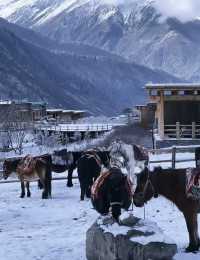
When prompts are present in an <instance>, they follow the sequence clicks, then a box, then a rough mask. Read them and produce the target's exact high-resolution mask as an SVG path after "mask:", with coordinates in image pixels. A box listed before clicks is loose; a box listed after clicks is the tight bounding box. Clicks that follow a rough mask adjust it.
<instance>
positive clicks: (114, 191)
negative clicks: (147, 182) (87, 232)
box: [91, 167, 133, 221]
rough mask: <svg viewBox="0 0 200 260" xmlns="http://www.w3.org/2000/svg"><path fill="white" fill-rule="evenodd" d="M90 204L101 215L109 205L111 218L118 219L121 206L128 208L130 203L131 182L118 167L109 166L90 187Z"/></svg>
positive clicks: (107, 210)
mask: <svg viewBox="0 0 200 260" xmlns="http://www.w3.org/2000/svg"><path fill="white" fill-rule="evenodd" d="M91 192H92V196H91V197H92V204H93V206H94V208H95V209H96V210H97V211H98V212H99V213H100V214H102V215H105V214H108V212H109V208H110V207H111V211H112V216H113V218H114V219H115V220H116V221H118V220H119V216H120V215H121V208H124V209H125V210H128V208H129V207H130V205H131V203H132V196H133V193H132V183H131V181H130V180H129V178H128V176H126V175H124V174H123V173H122V172H121V170H120V169H119V168H116V167H113V168H110V169H109V171H108V172H104V173H103V174H101V175H100V176H99V178H98V179H97V180H96V181H95V183H94V184H93V186H92V189H91Z"/></svg>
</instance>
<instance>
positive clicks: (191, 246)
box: [185, 245, 199, 253]
mask: <svg viewBox="0 0 200 260" xmlns="http://www.w3.org/2000/svg"><path fill="white" fill-rule="evenodd" d="M198 250H199V245H197V246H193V245H189V246H188V247H187V248H186V249H185V252H186V253H191V252H192V253H196V252H197V251H198Z"/></svg>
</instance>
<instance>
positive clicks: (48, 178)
mask: <svg viewBox="0 0 200 260" xmlns="http://www.w3.org/2000/svg"><path fill="white" fill-rule="evenodd" d="M51 181H52V172H51V169H48V173H47V182H48V196H49V198H51V188H52V186H51Z"/></svg>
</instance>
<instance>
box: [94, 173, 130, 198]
mask: <svg viewBox="0 0 200 260" xmlns="http://www.w3.org/2000/svg"><path fill="white" fill-rule="evenodd" d="M111 174H112V173H111V172H110V171H106V172H103V173H101V175H100V176H99V177H98V178H97V179H96V181H95V182H94V184H93V185H92V188H91V196H92V199H93V200H98V199H101V195H102V194H101V193H102V190H103V186H104V185H105V183H106V181H107V179H108V178H109V177H110V176H111ZM125 188H126V190H127V193H128V197H129V199H130V200H132V197H133V193H134V192H133V183H132V181H131V179H130V178H129V177H128V176H127V178H126V182H125Z"/></svg>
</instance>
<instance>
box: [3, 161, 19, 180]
mask: <svg viewBox="0 0 200 260" xmlns="http://www.w3.org/2000/svg"><path fill="white" fill-rule="evenodd" d="M13 164H14V162H13V161H11V160H5V161H4V163H3V178H4V179H5V180H6V179H7V178H8V177H9V176H10V175H11V173H12V172H13V171H14V170H16V169H14V166H13Z"/></svg>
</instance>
